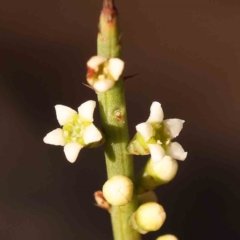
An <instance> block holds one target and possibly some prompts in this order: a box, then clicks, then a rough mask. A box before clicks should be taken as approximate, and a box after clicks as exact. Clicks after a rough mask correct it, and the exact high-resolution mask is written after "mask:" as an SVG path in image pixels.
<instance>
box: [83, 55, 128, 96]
mask: <svg viewBox="0 0 240 240" xmlns="http://www.w3.org/2000/svg"><path fill="white" fill-rule="evenodd" d="M123 68H124V62H123V61H122V60H121V59H119V58H110V59H108V58H105V57H101V56H94V57H92V58H90V60H89V61H88V62H87V69H88V73H87V82H88V83H89V85H91V86H92V87H93V89H94V90H96V91H98V92H105V91H108V90H109V89H111V88H112V87H113V86H114V85H115V82H116V81H118V80H119V77H120V76H121V74H122V71H123Z"/></svg>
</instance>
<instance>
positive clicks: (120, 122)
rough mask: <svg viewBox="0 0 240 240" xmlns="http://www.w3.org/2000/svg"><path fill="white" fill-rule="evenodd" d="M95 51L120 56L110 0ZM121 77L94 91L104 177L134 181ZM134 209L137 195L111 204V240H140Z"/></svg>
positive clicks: (104, 6)
mask: <svg viewBox="0 0 240 240" xmlns="http://www.w3.org/2000/svg"><path fill="white" fill-rule="evenodd" d="M97 53H98V55H99V56H101V57H106V58H120V57H121V45H120V35H119V28H118V23H117V10H116V8H115V6H114V2H113V0H104V3H103V9H102V12H101V16H100V22H99V33H98V39H97ZM123 85H124V84H123V79H122V77H120V79H119V80H118V81H117V82H116V83H115V85H114V86H113V87H112V88H111V89H110V90H108V91H106V92H97V97H98V102H99V106H100V116H101V122H102V127H103V131H104V134H105V138H106V140H105V159H106V166H107V175H108V179H110V178H112V177H114V176H119V175H122V176H125V177H128V178H129V179H131V181H132V182H133V183H134V173H133V159H132V155H130V154H128V152H127V144H128V142H129V133H128V125H127V112H126V104H125V94H124V86H123ZM136 208H137V196H136V192H135V191H133V197H132V200H131V201H129V202H128V203H127V204H125V205H122V206H112V208H111V219H112V228H113V235H114V239H115V240H140V239H141V237H140V235H139V233H138V232H137V231H136V230H134V229H132V228H131V227H130V226H129V224H128V222H129V219H130V217H131V215H132V214H133V213H134V212H135V210H136Z"/></svg>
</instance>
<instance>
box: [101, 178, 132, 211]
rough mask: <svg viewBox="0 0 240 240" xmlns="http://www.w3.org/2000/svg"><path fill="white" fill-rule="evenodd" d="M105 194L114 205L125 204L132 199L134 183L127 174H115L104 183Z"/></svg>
mask: <svg viewBox="0 0 240 240" xmlns="http://www.w3.org/2000/svg"><path fill="white" fill-rule="evenodd" d="M103 196H104V197H105V199H106V200H107V201H108V202H109V203H110V204H112V205H116V206H120V205H125V204H127V203H128V202H130V201H131V200H132V196H133V183H132V181H131V180H130V179H129V178H127V177H125V176H114V177H112V178H110V179H109V180H108V181H107V182H106V183H105V184H104V185H103Z"/></svg>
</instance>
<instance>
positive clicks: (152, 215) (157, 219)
mask: <svg viewBox="0 0 240 240" xmlns="http://www.w3.org/2000/svg"><path fill="white" fill-rule="evenodd" d="M165 219H166V213H165V211H164V209H163V207H162V206H161V205H159V204H158V203H155V202H148V203H144V204H142V205H141V206H140V207H139V208H138V209H137V211H136V212H135V213H134V214H133V215H132V217H131V220H130V221H131V222H130V223H131V225H132V227H133V228H134V229H136V230H137V231H138V232H140V233H141V234H146V233H148V232H152V231H157V230H158V229H159V228H160V227H161V226H162V225H163V223H164V221H165Z"/></svg>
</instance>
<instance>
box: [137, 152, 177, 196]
mask: <svg viewBox="0 0 240 240" xmlns="http://www.w3.org/2000/svg"><path fill="white" fill-rule="evenodd" d="M177 169H178V163H177V161H176V160H175V159H173V158H171V157H169V156H165V157H163V158H162V159H161V160H160V161H159V162H157V163H154V162H153V161H152V160H151V159H149V160H148V162H147V164H146V166H145V167H144V169H143V170H142V171H141V173H140V174H139V176H138V178H137V186H138V192H139V193H142V192H145V191H149V190H153V189H154V188H156V187H157V186H160V185H162V184H166V183H168V182H170V181H171V180H172V179H173V178H174V177H175V175H176V173H177Z"/></svg>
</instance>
